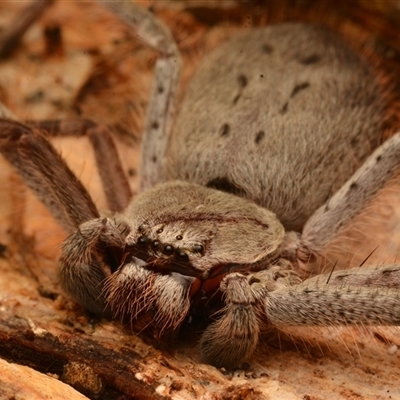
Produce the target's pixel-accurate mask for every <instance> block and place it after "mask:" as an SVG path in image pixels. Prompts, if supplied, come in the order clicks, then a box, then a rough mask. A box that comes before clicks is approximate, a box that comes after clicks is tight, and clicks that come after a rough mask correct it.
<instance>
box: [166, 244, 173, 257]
mask: <svg viewBox="0 0 400 400" xmlns="http://www.w3.org/2000/svg"><path fill="white" fill-rule="evenodd" d="M174 251H175V250H174V248H173V247H172V246H171V245H170V244H167V245H165V247H164V250H163V253H164V254H165V255H166V256H170V255H172V254H174Z"/></svg>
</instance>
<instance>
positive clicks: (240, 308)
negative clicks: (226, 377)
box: [200, 272, 266, 367]
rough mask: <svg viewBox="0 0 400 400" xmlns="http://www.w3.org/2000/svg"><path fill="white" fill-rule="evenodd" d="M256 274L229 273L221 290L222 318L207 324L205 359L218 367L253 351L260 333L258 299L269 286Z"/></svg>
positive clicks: (233, 363)
mask: <svg viewBox="0 0 400 400" xmlns="http://www.w3.org/2000/svg"><path fill="white" fill-rule="evenodd" d="M256 275H257V274H253V275H243V274H241V273H237V272H235V273H231V274H228V275H227V276H226V277H225V278H224V279H223V280H222V282H221V286H220V289H221V291H222V292H223V295H224V299H225V307H224V308H223V309H222V310H221V311H220V312H219V314H221V316H220V318H219V319H217V320H216V321H215V322H213V323H212V324H211V325H209V326H208V327H207V329H206V330H205V332H204V333H203V335H202V337H201V340H200V352H201V356H202V359H203V360H204V361H205V362H207V363H209V364H212V365H214V366H216V367H222V366H224V367H226V366H230V367H232V366H234V367H236V366H237V365H238V364H239V363H240V362H241V361H243V360H244V359H246V358H247V357H249V356H251V354H253V352H254V350H255V348H256V346H257V343H258V338H259V334H260V324H261V321H260V310H259V309H258V307H257V306H258V305H259V301H260V299H262V298H263V297H264V296H265V292H266V287H265V286H264V285H260V280H259V279H258V278H256Z"/></svg>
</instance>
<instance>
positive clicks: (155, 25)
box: [98, 0, 181, 191]
mask: <svg viewBox="0 0 400 400" xmlns="http://www.w3.org/2000/svg"><path fill="white" fill-rule="evenodd" d="M98 3H99V4H100V5H102V6H106V7H107V8H109V9H110V10H111V11H113V12H114V14H116V15H117V16H118V17H119V18H121V20H123V21H124V22H125V23H126V24H127V26H128V27H129V28H131V29H132V30H133V31H134V32H135V33H136V34H137V35H138V36H139V37H140V38H141V39H142V40H143V41H144V42H145V43H147V44H149V45H150V46H151V47H153V48H154V49H156V50H157V51H158V52H159V54H160V56H159V57H158V59H157V61H156V65H155V72H154V82H153V88H152V92H151V96H150V99H151V100H150V103H149V108H148V112H147V120H146V125H145V131H144V136H143V142H142V151H141V154H142V159H141V167H140V174H141V183H140V185H141V191H143V190H144V189H147V188H150V187H152V186H154V185H155V184H157V183H159V182H162V181H164V180H165V178H166V173H165V155H166V148H167V145H168V141H169V136H170V133H171V128H172V118H173V114H174V112H175V101H174V99H175V95H176V91H177V86H178V82H179V78H180V71H181V58H180V54H179V50H178V47H177V45H176V43H175V41H174V39H173V37H172V35H171V33H170V32H169V30H168V28H167V27H166V26H164V24H163V23H162V22H160V21H159V20H158V19H157V18H155V17H154V15H152V14H151V13H150V12H149V11H147V10H146V9H144V8H143V7H141V6H139V5H137V4H135V3H133V2H127V1H103V0H99V1H98Z"/></svg>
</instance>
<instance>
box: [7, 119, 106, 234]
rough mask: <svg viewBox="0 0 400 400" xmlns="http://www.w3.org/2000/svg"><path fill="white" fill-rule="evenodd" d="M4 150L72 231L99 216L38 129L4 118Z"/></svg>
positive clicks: (82, 189)
mask: <svg viewBox="0 0 400 400" xmlns="http://www.w3.org/2000/svg"><path fill="white" fill-rule="evenodd" d="M0 152H1V153H2V154H3V156H4V157H5V158H6V160H7V161H8V162H9V163H10V164H11V165H12V166H13V167H14V168H15V169H16V171H17V172H18V174H19V175H20V176H21V177H22V178H23V180H24V181H25V183H26V184H27V185H28V186H29V187H30V188H31V189H32V190H33V191H34V193H35V194H36V196H37V197H38V198H39V199H40V200H41V201H42V202H43V203H44V205H45V206H46V207H47V208H48V209H49V210H50V212H51V213H52V214H53V216H54V217H55V219H56V220H57V221H58V222H59V223H60V224H61V225H62V226H63V227H64V228H65V229H66V230H67V231H68V232H72V231H74V230H75V229H76V228H77V227H78V226H79V225H80V224H81V223H83V222H85V221H88V220H90V219H93V218H97V217H99V213H98V211H97V208H96V206H95V204H94V203H93V201H92V199H91V198H90V196H89V193H88V192H87V190H86V189H85V188H84V186H83V185H82V183H81V182H80V181H79V180H78V178H76V176H75V175H74V174H73V173H72V171H71V170H70V169H69V168H68V166H67V165H66V164H65V162H64V161H63V160H62V158H61V157H60V155H59V154H58V153H57V152H56V150H55V149H54V148H53V146H52V145H51V144H50V143H49V142H48V141H47V140H46V139H45V138H44V137H43V136H42V135H41V134H40V133H39V132H38V131H36V130H35V129H32V128H31V127H29V126H27V125H23V124H21V123H18V122H14V121H11V120H8V119H0Z"/></svg>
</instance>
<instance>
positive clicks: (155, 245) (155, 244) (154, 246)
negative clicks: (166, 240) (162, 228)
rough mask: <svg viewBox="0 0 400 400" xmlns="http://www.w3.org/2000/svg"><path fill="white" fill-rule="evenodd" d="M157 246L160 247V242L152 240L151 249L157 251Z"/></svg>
mask: <svg viewBox="0 0 400 400" xmlns="http://www.w3.org/2000/svg"><path fill="white" fill-rule="evenodd" d="M159 246H160V242H159V241H158V240H153V241H152V242H151V247H152V248H153V249H154V250H156V249H158V247H159Z"/></svg>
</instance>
